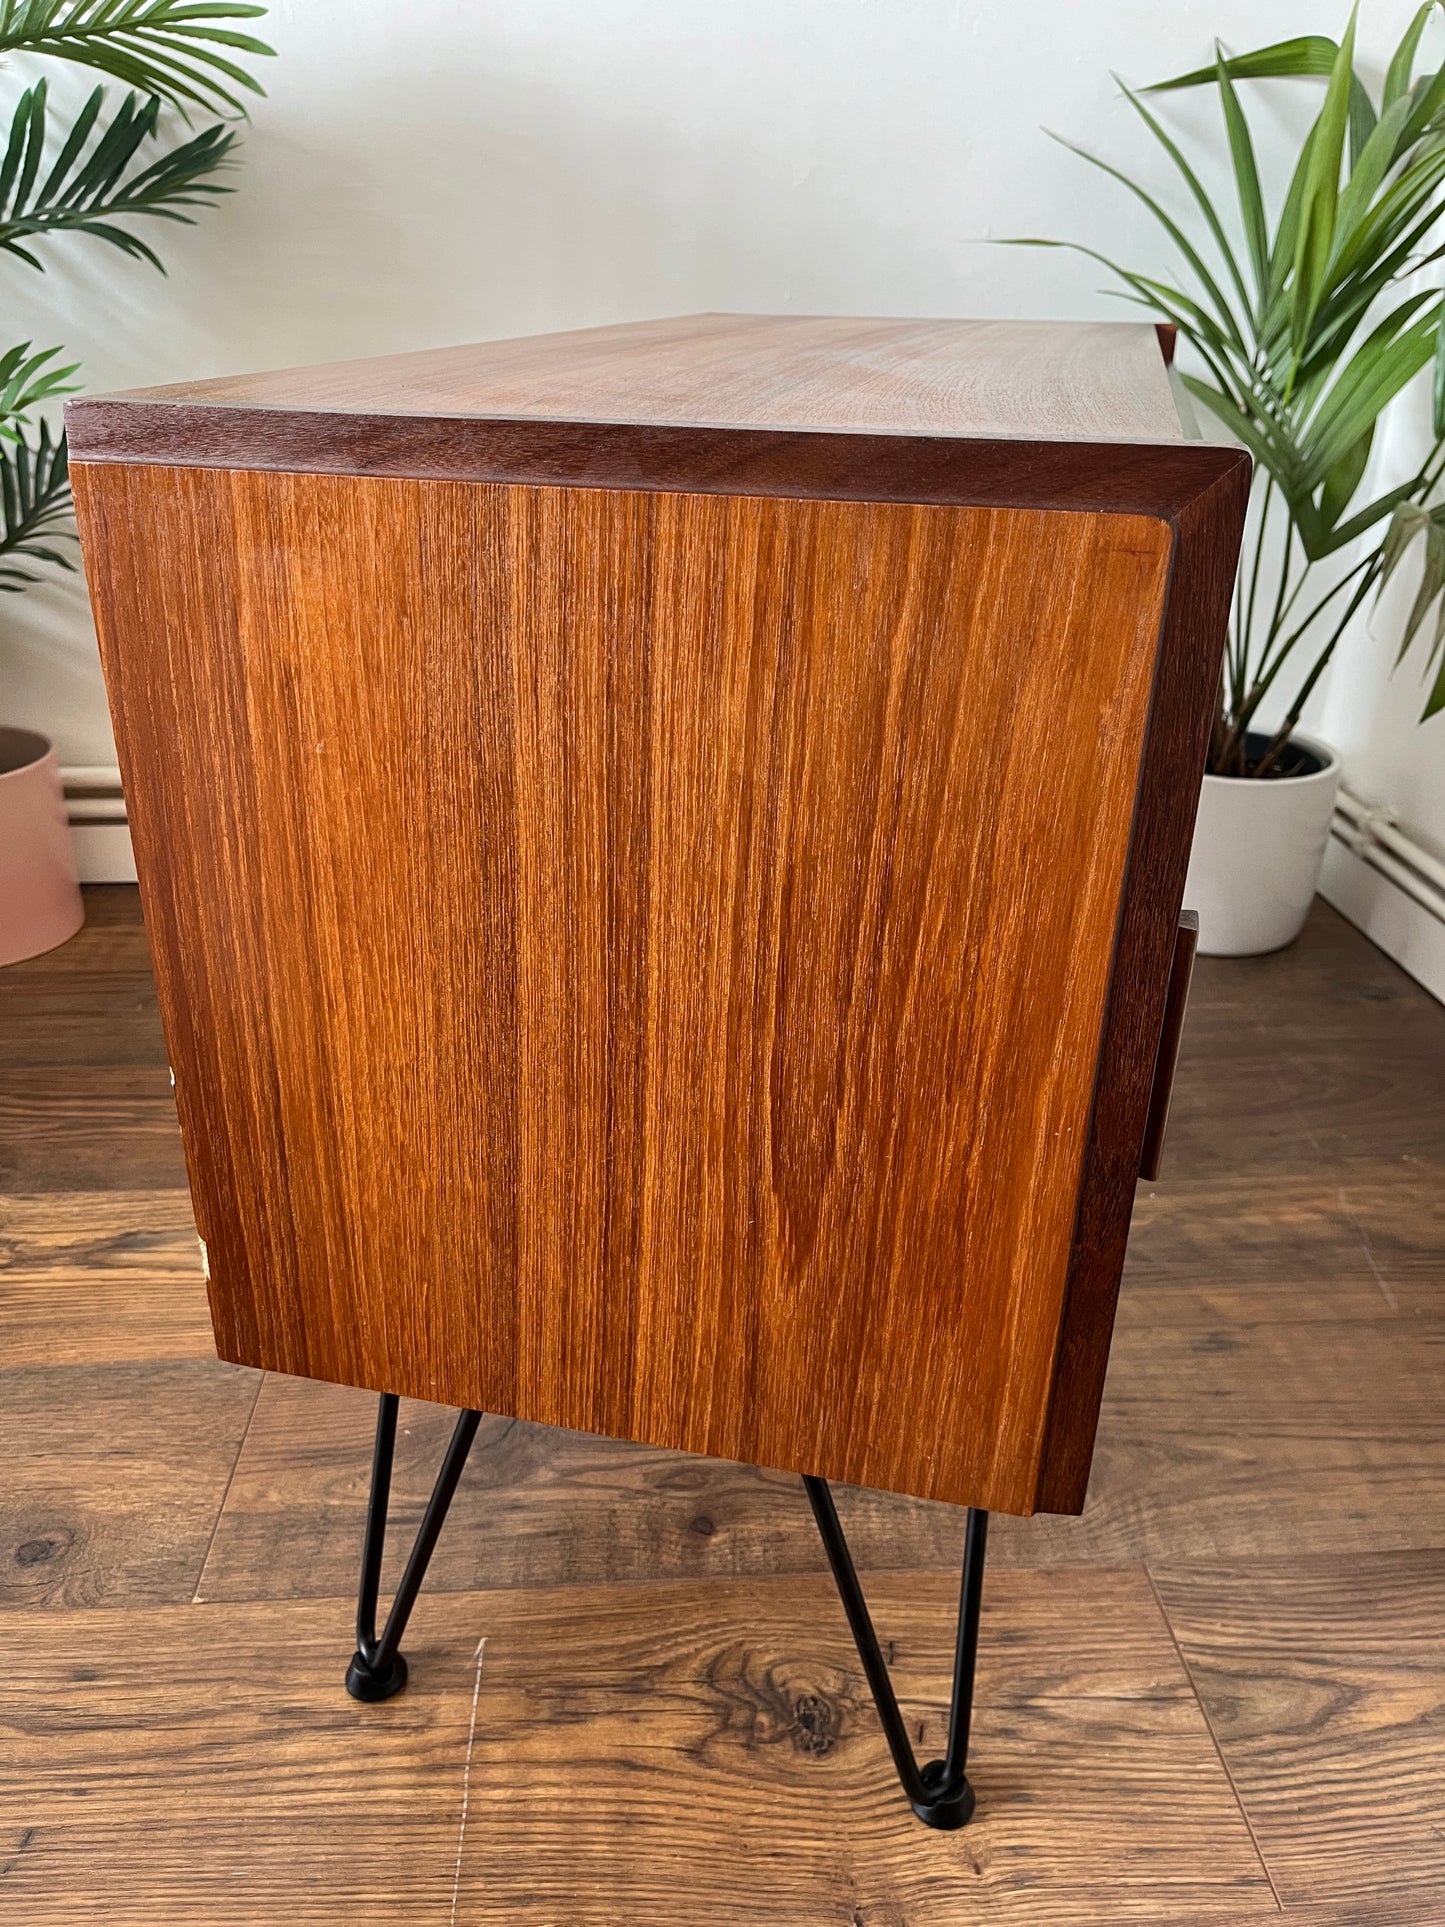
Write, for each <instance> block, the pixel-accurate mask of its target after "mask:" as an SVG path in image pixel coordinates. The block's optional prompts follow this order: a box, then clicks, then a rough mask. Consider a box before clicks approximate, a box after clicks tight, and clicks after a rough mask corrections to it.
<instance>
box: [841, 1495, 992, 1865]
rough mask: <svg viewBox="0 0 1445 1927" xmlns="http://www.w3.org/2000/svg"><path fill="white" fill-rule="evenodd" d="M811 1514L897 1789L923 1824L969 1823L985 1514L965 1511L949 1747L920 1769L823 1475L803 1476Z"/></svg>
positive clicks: (942, 1827)
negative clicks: (970, 1734)
mask: <svg viewBox="0 0 1445 1927" xmlns="http://www.w3.org/2000/svg"><path fill="white" fill-rule="evenodd" d="M803 1484H804V1485H805V1486H806V1487H807V1488H808V1498H809V1500H810V1501H811V1503H812V1507H813V1517H814V1518H815V1519H816V1520H817V1521H818V1531H819V1532H820V1533H821V1534H822V1537H823V1546H824V1549H825V1550H826V1552H827V1554H828V1563H829V1565H830V1566H831V1567H832V1568H833V1577H834V1579H836V1580H837V1582H838V1591H839V1593H840V1594H841V1595H842V1599H843V1610H844V1612H846V1613H847V1615H848V1624H849V1625H850V1626H851V1627H852V1629H853V1639H854V1642H855V1644H856V1645H857V1648H858V1657H859V1659H861V1660H862V1662H863V1671H864V1672H865V1673H866V1674H867V1676H868V1684H869V1687H870V1688H871V1689H872V1693H873V1698H874V1700H875V1701H876V1703H877V1706H878V1717H879V1719H880V1720H881V1721H882V1723H883V1735H884V1738H885V1739H886V1740H887V1741H888V1751H889V1752H890V1753H891V1754H892V1755H893V1764H894V1766H895V1767H896V1768H897V1770H898V1777H899V1779H900V1780H901V1781H902V1782H903V1791H904V1792H905V1793H906V1794H907V1795H908V1801H909V1804H910V1806H911V1807H912V1808H913V1811H914V1812H915V1813H916V1814H917V1816H918V1818H919V1819H920V1820H921V1821H922V1822H923V1824H924V1826H926V1827H938V1828H939V1829H940V1830H942V1831H944V1832H951V1831H952V1829H953V1828H955V1827H962V1826H967V1824H968V1822H969V1820H970V1819H971V1818H972V1816H973V1805H974V1794H973V1788H972V1787H971V1786H970V1785H969V1783H968V1777H967V1774H966V1773H965V1771H964V1769H965V1767H966V1766H967V1764H968V1727H969V1720H970V1718H971V1716H972V1712H973V1672H974V1662H975V1660H976V1659H977V1656H978V1616H979V1607H980V1605H981V1603H982V1599H983V1560H984V1551H985V1548H986V1547H987V1544H988V1514H987V1513H986V1512H979V1511H977V1510H972V1509H971V1510H970V1512H969V1515H968V1533H967V1537H966V1539H965V1542H964V1551H963V1585H962V1589H961V1596H960V1599H959V1606H958V1644H957V1647H956V1649H955V1652H954V1659H953V1704H952V1707H951V1709H950V1712H949V1716H948V1746H947V1750H946V1751H945V1753H944V1756H943V1758H942V1759H941V1760H930V1761H929V1763H928V1765H927V1766H924V1767H920V1766H919V1764H918V1761H917V1759H916V1757H915V1755H914V1752H913V1747H912V1744H911V1743H910V1741H909V1738H908V1729H907V1728H906V1727H905V1726H904V1724H903V1715H902V1714H901V1713H900V1712H899V1710H898V1696H897V1694H896V1693H895V1692H894V1691H893V1682H892V1680H891V1679H890V1678H889V1677H888V1666H887V1662H886V1661H885V1660H884V1658H883V1654H882V1652H881V1650H880V1649H879V1645H878V1635H877V1634H876V1633H875V1632H874V1630H873V1621H872V1619H871V1618H870V1617H869V1614H868V1604H867V1601H866V1600H865V1599H864V1597H863V1591H862V1588H861V1587H860V1586H859V1584H858V1575H857V1573H856V1572H855V1571H854V1570H853V1558H852V1555H851V1553H850V1552H849V1551H848V1541H847V1540H846V1539H845V1538H844V1537H843V1528H842V1526H841V1524H840V1523H839V1520H838V1508H837V1507H836V1506H835V1505H834V1503H833V1494H832V1493H831V1492H830V1491H829V1490H828V1481H827V1480H826V1479H810V1478H805V1479H804V1480H803Z"/></svg>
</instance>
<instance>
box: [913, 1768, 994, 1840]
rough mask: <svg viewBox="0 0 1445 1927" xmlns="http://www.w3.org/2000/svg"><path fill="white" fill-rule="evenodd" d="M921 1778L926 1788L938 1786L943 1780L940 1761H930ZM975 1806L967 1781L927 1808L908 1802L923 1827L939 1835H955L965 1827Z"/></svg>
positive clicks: (914, 1802)
mask: <svg viewBox="0 0 1445 1927" xmlns="http://www.w3.org/2000/svg"><path fill="white" fill-rule="evenodd" d="M922 1777H923V1784H924V1785H925V1786H927V1787H934V1786H938V1785H940V1784H941V1783H942V1780H943V1762H942V1760H930V1761H929V1762H928V1765H927V1766H926V1767H924V1768H923V1774H922ZM976 1804H977V1802H976V1800H975V1797H974V1791H973V1788H972V1787H971V1786H970V1785H969V1783H968V1781H967V1780H965V1781H964V1782H963V1785H962V1786H961V1787H959V1789H958V1791H957V1792H956V1793H953V1794H950V1795H949V1797H948V1798H947V1799H945V1800H939V1801H937V1802H936V1803H934V1802H930V1803H929V1804H928V1805H927V1806H922V1805H920V1804H919V1802H918V1801H916V1800H910V1801H909V1805H910V1806H911V1807H912V1808H913V1811H914V1813H915V1814H917V1816H918V1818H919V1819H920V1820H921V1821H922V1822H923V1824H924V1826H926V1827H933V1828H934V1829H935V1830H936V1831H937V1832H939V1833H956V1832H957V1831H958V1829H959V1828H960V1827H966V1826H967V1825H968V1823H969V1821H970V1820H971V1819H972V1818H973V1809H974V1807H975V1805H976Z"/></svg>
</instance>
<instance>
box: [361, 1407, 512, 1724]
mask: <svg viewBox="0 0 1445 1927" xmlns="http://www.w3.org/2000/svg"><path fill="white" fill-rule="evenodd" d="M481 1417H482V1415H481V1413H480V1412H463V1413H462V1414H461V1416H460V1417H459V1418H458V1420H457V1423H456V1430H455V1431H454V1432H453V1433H452V1442H451V1444H450V1445H449V1446H448V1447H447V1455H446V1457H445V1458H444V1459H443V1460H442V1469H441V1471H440V1472H439V1473H438V1474H437V1482H436V1484H435V1485H434V1486H433V1487H432V1495H431V1498H430V1499H429V1500H428V1501H427V1508H426V1512H425V1513H424V1514H423V1517H422V1522H421V1527H420V1529H419V1530H418V1532H417V1535H416V1543H415V1544H414V1545H413V1546H412V1549H411V1557H410V1558H409V1559H408V1560H407V1562H406V1571H405V1572H404V1573H403V1574H402V1576H401V1584H400V1585H399V1586H398V1587H397V1589H396V1597H395V1598H394V1599H393V1600H392V1602H391V1611H390V1612H389V1613H388V1614H387V1616H386V1626H385V1629H384V1630H383V1632H382V1635H381V1637H380V1639H378V1638H377V1636H376V1602H377V1594H378V1593H379V1592H380V1590H381V1555H382V1550H383V1548H384V1546H385V1544H386V1507H387V1501H388V1499H389V1498H390V1496H391V1462H392V1459H393V1457H394V1455H395V1452H396V1394H395V1393H394V1392H383V1393H382V1395H381V1407H380V1409H379V1411H378V1412H377V1415H376V1449H375V1452H374V1453H373V1455H372V1461H371V1504H370V1506H369V1508H368V1510H367V1514H366V1539H365V1541H364V1543H363V1545H362V1549H361V1591H360V1594H359V1596H358V1598H357V1602H356V1652H355V1654H354V1655H353V1657H352V1661H351V1664H350V1665H349V1666H348V1667H347V1669H346V1690H347V1692H348V1693H350V1695H351V1697H352V1698H353V1699H358V1700H386V1699H390V1698H391V1696H392V1694H393V1693H399V1692H400V1691H401V1689H402V1687H403V1686H405V1685H406V1661H405V1659H403V1658H402V1655H401V1653H400V1652H399V1650H398V1648H399V1647H400V1645H401V1636H402V1634H403V1633H404V1632H405V1631H406V1622H407V1621H408V1619H410V1618H411V1609H412V1607H413V1606H414V1605H415V1604H416V1596H417V1594H418V1593H419V1592H420V1591H421V1582H422V1580H423V1579H425V1577H426V1569H427V1566H428V1564H429V1563H430V1560H431V1556H432V1553H433V1552H434V1551H435V1550H436V1542H437V1540H438V1539H439V1538H440V1537H441V1530H442V1525H443V1523H444V1522H445V1520H446V1516H447V1507H448V1506H449V1505H450V1504H451V1502H452V1494H453V1493H454V1492H455V1491H456V1489H457V1481H458V1480H459V1479H460V1478H461V1476H462V1467H463V1466H464V1465H465V1464H466V1462H467V1454H468V1452H470V1451H471V1449H472V1440H473V1439H474V1438H475V1437H476V1436H477V1426H478V1425H479V1423H480V1422H481Z"/></svg>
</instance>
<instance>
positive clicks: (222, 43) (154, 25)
mask: <svg viewBox="0 0 1445 1927" xmlns="http://www.w3.org/2000/svg"><path fill="white" fill-rule="evenodd" d="M265 11H266V9H265V8H264V7H263V6H254V5H250V4H247V3H246V0H0V55H3V54H7V53H30V54H42V55H43V54H49V55H51V56H53V57H55V58H57V59H61V60H68V61H71V62H73V63H74V64H75V65H77V66H83V67H94V68H97V69H99V70H100V71H101V72H102V73H106V74H110V75H111V76H112V77H113V78H114V79H116V80H119V81H121V82H122V83H123V84H124V85H125V86H127V87H132V88H134V89H135V91H136V92H137V93H140V94H154V95H155V96H156V97H157V98H158V99H160V100H164V101H168V102H170V104H171V105H172V106H174V107H179V108H180V109H182V111H185V110H186V109H188V108H190V107H209V108H212V109H215V108H228V109H229V110H230V111H231V112H232V113H235V114H241V115H244V113H245V111H246V110H245V106H244V104H243V103H242V101H241V100H240V98H239V96H238V95H236V94H235V93H234V92H232V87H231V84H232V83H234V85H235V86H237V87H244V88H246V89H248V90H249V91H250V92H251V93H253V94H260V93H264V91H265V90H264V88H263V87H262V86H261V84H260V82H259V81H258V80H256V79H255V77H254V76H253V75H252V74H250V73H248V72H247V71H246V69H245V68H244V67H242V66H240V65H239V64H238V63H237V62H236V61H234V60H232V59H231V58H230V57H229V54H230V52H235V53H242V54H250V55H253V56H265V55H269V54H271V53H272V52H274V49H273V48H271V47H268V46H267V45H266V43H265V41H263V40H258V39H256V38H255V36H254V35H252V34H248V33H239V32H237V31H236V30H235V28H233V27H228V26H225V25H224V24H223V23H224V22H226V21H231V20H254V19H256V18H257V17H258V16H259V15H261V14H263V13H264V12H265ZM223 48H225V49H228V50H229V51H228V52H224V53H223V52H222V51H221V50H222V49H223Z"/></svg>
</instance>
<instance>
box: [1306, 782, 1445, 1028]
mask: <svg viewBox="0 0 1445 1927" xmlns="http://www.w3.org/2000/svg"><path fill="white" fill-rule="evenodd" d="M1342 830H1343V832H1344V834H1341V832H1342ZM1347 838H1348V840H1347ZM1320 895H1321V896H1322V897H1323V898H1324V899H1325V902H1326V903H1332V904H1333V905H1334V907H1335V909H1336V910H1338V911H1339V912H1340V914H1341V916H1345V917H1348V918H1349V920H1350V922H1351V923H1353V924H1355V925H1357V926H1358V928H1359V929H1361V930H1363V931H1364V933H1365V935H1366V936H1367V937H1369V938H1370V940H1371V941H1372V942H1373V943H1377V944H1378V945H1379V946H1380V948H1381V950H1383V951H1384V952H1385V953H1386V955H1387V956H1390V957H1393V958H1394V960H1395V962H1396V963H1397V964H1399V965H1400V967H1401V969H1402V970H1408V971H1409V973H1410V975H1411V976H1412V977H1413V978H1414V979H1415V981H1416V983H1418V984H1422V985H1423V986H1424V987H1425V989H1426V990H1428V991H1429V992H1430V994H1431V996H1432V997H1438V998H1439V999H1440V1001H1441V1002H1442V1003H1445V895H1442V898H1441V905H1440V909H1439V910H1436V909H1434V908H1432V907H1431V906H1430V905H1429V904H1428V903H1427V902H1424V901H1422V900H1421V899H1422V897H1424V896H1427V895H1429V892H1428V891H1425V890H1422V891H1420V893H1419V894H1418V895H1417V894H1414V893H1412V892H1411V891H1410V890H1406V889H1405V888H1403V887H1402V886H1401V885H1400V884H1399V883H1397V882H1395V880H1394V879H1393V878H1392V877H1389V876H1386V875H1385V873H1384V871H1383V870H1382V869H1380V868H1378V867H1377V866H1376V865H1375V864H1374V863H1372V862H1371V861H1370V854H1369V844H1368V842H1367V841H1365V842H1362V841H1361V840H1360V839H1359V837H1358V834H1357V832H1355V831H1354V830H1353V826H1351V825H1350V824H1349V823H1348V821H1347V820H1346V819H1343V818H1341V817H1336V819H1335V830H1334V834H1333V835H1331V837H1330V840H1329V847H1328V848H1327V849H1326V851H1325V869H1324V875H1323V876H1322V877H1321V879H1320Z"/></svg>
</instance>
